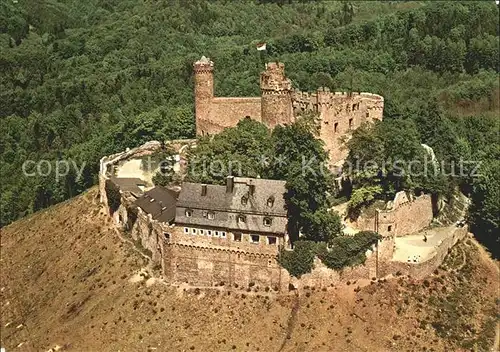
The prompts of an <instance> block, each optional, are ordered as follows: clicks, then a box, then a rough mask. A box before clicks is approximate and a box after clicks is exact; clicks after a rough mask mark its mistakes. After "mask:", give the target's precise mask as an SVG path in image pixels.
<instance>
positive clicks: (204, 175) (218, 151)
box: [187, 119, 271, 184]
mask: <svg viewBox="0 0 500 352" xmlns="http://www.w3.org/2000/svg"><path fill="white" fill-rule="evenodd" d="M270 138H271V136H270V132H269V130H268V129H267V127H266V126H264V125H263V124H262V123H260V122H257V121H255V120H251V119H243V120H241V121H240V122H238V124H237V125H236V127H233V128H227V129H225V130H224V131H223V132H221V133H220V134H218V135H215V136H213V138H210V137H202V138H200V139H199V141H198V144H197V146H196V148H195V149H193V150H192V151H191V152H190V153H189V155H188V161H189V162H188V174H187V180H189V181H192V182H205V183H212V184H223V183H224V182H225V179H226V177H227V176H228V175H237V176H246V177H257V176H259V175H261V174H262V173H263V172H264V168H265V167H266V165H265V162H266V160H267V155H269V146H270V144H271V142H270Z"/></svg>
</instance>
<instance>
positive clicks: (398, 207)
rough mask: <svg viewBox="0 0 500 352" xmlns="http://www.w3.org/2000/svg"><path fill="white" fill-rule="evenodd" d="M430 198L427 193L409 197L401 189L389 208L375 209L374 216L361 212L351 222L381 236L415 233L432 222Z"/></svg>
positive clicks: (360, 228)
mask: <svg viewBox="0 0 500 352" xmlns="http://www.w3.org/2000/svg"><path fill="white" fill-rule="evenodd" d="M432 218H433V214H432V199H431V196H430V195H428V194H424V195H421V196H419V197H416V198H413V199H410V198H408V195H407V194H406V193H405V192H403V191H401V192H398V193H397V194H396V196H395V197H394V200H393V202H392V207H391V209H387V210H377V213H376V214H375V215H374V216H369V217H367V216H364V215H363V214H361V215H360V216H359V217H358V219H357V220H356V221H355V222H354V223H353V225H354V227H355V228H357V229H359V230H363V231H376V232H378V233H379V234H380V235H382V236H383V237H391V236H404V235H408V234H412V233H416V232H419V231H421V230H422V229H424V228H425V227H427V226H429V225H430V224H431V222H432Z"/></svg>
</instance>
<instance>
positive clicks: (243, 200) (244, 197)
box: [241, 196, 248, 205]
mask: <svg viewBox="0 0 500 352" xmlns="http://www.w3.org/2000/svg"><path fill="white" fill-rule="evenodd" d="M247 203H248V198H247V197H246V196H243V197H241V205H247Z"/></svg>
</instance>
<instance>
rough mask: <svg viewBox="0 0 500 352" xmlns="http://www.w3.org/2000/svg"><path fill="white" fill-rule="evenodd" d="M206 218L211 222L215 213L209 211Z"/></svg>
mask: <svg viewBox="0 0 500 352" xmlns="http://www.w3.org/2000/svg"><path fill="white" fill-rule="evenodd" d="M207 217H208V219H209V220H213V219H215V213H214V212H213V211H209V212H208V215H207Z"/></svg>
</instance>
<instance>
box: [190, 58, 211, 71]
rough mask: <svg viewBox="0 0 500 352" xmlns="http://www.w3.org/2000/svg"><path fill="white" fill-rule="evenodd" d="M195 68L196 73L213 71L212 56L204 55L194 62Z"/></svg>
mask: <svg viewBox="0 0 500 352" xmlns="http://www.w3.org/2000/svg"><path fill="white" fill-rule="evenodd" d="M193 69H194V72H195V73H211V72H213V70H214V63H213V61H211V60H210V58H208V57H205V56H202V57H201V59H200V60H198V61H196V62H195V63H194V64H193Z"/></svg>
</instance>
